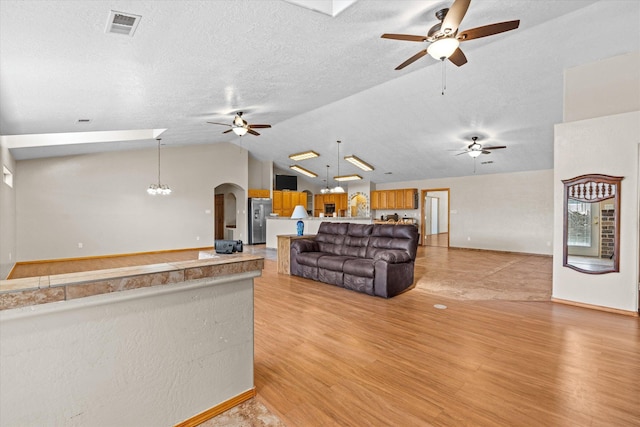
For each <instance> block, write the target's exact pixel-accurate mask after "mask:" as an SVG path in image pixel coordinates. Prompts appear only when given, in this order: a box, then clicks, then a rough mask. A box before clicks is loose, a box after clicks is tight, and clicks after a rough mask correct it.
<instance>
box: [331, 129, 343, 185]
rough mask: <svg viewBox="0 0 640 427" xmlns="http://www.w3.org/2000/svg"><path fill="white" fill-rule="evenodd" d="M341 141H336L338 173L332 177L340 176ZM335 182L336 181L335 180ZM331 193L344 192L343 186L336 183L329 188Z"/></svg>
mask: <svg viewBox="0 0 640 427" xmlns="http://www.w3.org/2000/svg"><path fill="white" fill-rule="evenodd" d="M341 143H342V141H338V175H336V176H334V177H333V179H336V177H339V176H340V144H341ZM336 182H337V181H336ZM331 192H332V193H344V188H342V187H341V186H340V184H338V185H336V186H335V187H333V188H332V189H331Z"/></svg>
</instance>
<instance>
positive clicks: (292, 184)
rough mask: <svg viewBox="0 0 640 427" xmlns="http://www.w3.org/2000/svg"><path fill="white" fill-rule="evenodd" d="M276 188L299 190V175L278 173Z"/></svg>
mask: <svg viewBox="0 0 640 427" xmlns="http://www.w3.org/2000/svg"><path fill="white" fill-rule="evenodd" d="M276 190H291V191H298V177H297V176H295V175H276Z"/></svg>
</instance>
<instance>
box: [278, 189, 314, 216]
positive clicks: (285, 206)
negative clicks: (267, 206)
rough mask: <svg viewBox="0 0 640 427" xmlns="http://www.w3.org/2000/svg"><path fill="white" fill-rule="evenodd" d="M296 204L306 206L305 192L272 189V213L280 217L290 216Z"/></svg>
mask: <svg viewBox="0 0 640 427" xmlns="http://www.w3.org/2000/svg"><path fill="white" fill-rule="evenodd" d="M296 205H302V206H304V207H305V208H306V207H307V193H305V192H304V191H281V190H273V213H277V214H278V215H279V216H282V217H288V216H291V214H292V213H293V209H294V208H295V207H296Z"/></svg>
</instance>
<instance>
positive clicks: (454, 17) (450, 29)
mask: <svg viewBox="0 0 640 427" xmlns="http://www.w3.org/2000/svg"><path fill="white" fill-rule="evenodd" d="M469 3H471V0H456V1H454V2H453V4H452V5H451V7H450V8H449V11H448V12H447V14H446V15H445V17H444V19H443V20H442V26H441V27H440V31H442V32H443V33H444V34H446V35H449V34H451V35H453V34H454V33H455V32H456V31H458V27H459V26H460V22H462V18H464V15H465V14H466V13H467V9H469Z"/></svg>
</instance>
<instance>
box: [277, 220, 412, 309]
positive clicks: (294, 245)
mask: <svg viewBox="0 0 640 427" xmlns="http://www.w3.org/2000/svg"><path fill="white" fill-rule="evenodd" d="M417 248H418V229H417V228H416V227H415V226H414V225H392V224H352V223H347V222H342V223H341V222H323V223H322V224H320V228H319V230H318V234H316V237H315V238H314V239H313V240H312V239H299V240H294V241H293V242H291V254H290V255H291V263H290V272H291V274H292V275H295V276H301V277H305V278H308V279H313V280H317V281H320V282H324V283H329V284H332V285H336V286H341V287H344V288H347V289H351V290H354V291H358V292H364V293H366V294H369V295H377V296H380V297H384V298H390V297H392V296H395V295H397V294H399V293H401V292H402V291H404V290H405V289H407V288H409V287H410V286H412V285H413V268H414V264H415V259H416V252H417Z"/></svg>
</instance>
